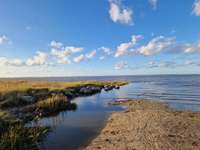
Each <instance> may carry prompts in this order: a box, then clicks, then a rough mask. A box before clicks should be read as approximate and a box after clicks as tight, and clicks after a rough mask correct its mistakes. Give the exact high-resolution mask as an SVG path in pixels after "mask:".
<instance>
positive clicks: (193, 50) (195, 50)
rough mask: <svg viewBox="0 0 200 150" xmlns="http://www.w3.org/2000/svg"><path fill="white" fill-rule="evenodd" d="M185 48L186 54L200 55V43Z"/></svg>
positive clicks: (187, 45)
mask: <svg viewBox="0 0 200 150" xmlns="http://www.w3.org/2000/svg"><path fill="white" fill-rule="evenodd" d="M183 47H184V52H185V53H199V52H200V41H199V42H196V43H193V44H186V45H185V46H183Z"/></svg>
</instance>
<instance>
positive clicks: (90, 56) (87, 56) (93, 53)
mask: <svg viewBox="0 0 200 150" xmlns="http://www.w3.org/2000/svg"><path fill="white" fill-rule="evenodd" d="M96 53H97V51H96V50H93V51H91V52H90V53H88V54H86V55H85V57H86V58H88V59H91V58H93V57H94V56H95V55H96Z"/></svg>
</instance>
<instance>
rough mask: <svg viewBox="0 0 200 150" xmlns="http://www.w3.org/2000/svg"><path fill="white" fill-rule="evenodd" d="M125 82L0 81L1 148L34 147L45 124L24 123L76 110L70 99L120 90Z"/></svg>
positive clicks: (45, 130)
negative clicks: (27, 125)
mask: <svg viewBox="0 0 200 150" xmlns="http://www.w3.org/2000/svg"><path fill="white" fill-rule="evenodd" d="M126 84H127V82H98V81H81V82H46V81H45V82H44V81H0V149H2V150H5V149H6V150H17V149H20V150H21V149H22V150H24V149H37V146H38V143H39V142H40V141H41V139H42V137H44V135H45V134H46V133H47V131H48V128H46V127H39V126H38V127H26V126H25V123H27V122H28V121H31V120H37V119H39V118H41V117H45V116H50V115H55V113H59V112H60V111H63V110H75V109H76V108H77V106H76V104H74V103H72V101H71V99H73V98H74V97H78V96H88V95H92V94H96V93H99V92H101V90H103V89H104V90H105V91H109V90H112V89H119V88H120V86H123V85H126Z"/></svg>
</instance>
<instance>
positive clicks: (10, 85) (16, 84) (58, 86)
mask: <svg viewBox="0 0 200 150" xmlns="http://www.w3.org/2000/svg"><path fill="white" fill-rule="evenodd" d="M126 84H127V82H124V81H119V82H118V81H116V82H111V81H105V82H101V81H79V82H47V81H24V80H15V81H12V80H7V81H4V80H0V93H1V94H5V93H9V92H14V91H21V92H23V91H24V92H26V91H28V90H30V89H48V90H62V89H66V88H76V87H82V86H88V85H92V86H104V85H118V86H122V85H126Z"/></svg>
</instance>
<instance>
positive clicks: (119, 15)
mask: <svg viewBox="0 0 200 150" xmlns="http://www.w3.org/2000/svg"><path fill="white" fill-rule="evenodd" d="M109 2H110V10H109V14H110V18H111V19H112V21H113V22H119V23H122V24H132V23H133V20H132V14H133V12H132V10H131V9H130V8H125V7H124V6H122V4H121V0H109Z"/></svg>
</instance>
